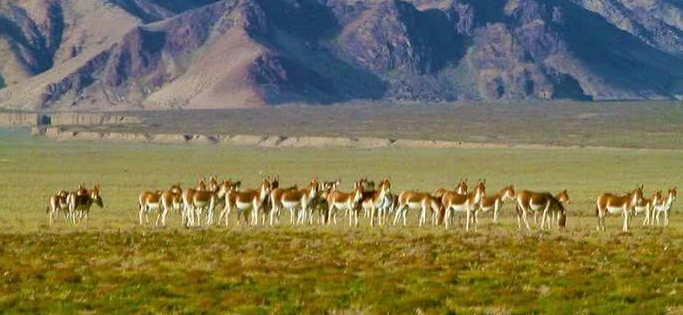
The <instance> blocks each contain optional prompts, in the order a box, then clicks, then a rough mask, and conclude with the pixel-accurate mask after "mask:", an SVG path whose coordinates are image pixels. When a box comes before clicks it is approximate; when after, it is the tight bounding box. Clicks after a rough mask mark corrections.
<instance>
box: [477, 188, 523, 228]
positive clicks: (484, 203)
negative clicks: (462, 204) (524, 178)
mask: <svg viewBox="0 0 683 315" xmlns="http://www.w3.org/2000/svg"><path fill="white" fill-rule="evenodd" d="M508 200H515V189H514V188H513V187H512V185H510V186H507V187H505V188H503V189H502V190H501V191H500V192H499V193H497V194H494V195H489V196H484V197H483V198H481V202H480V203H479V210H480V211H481V212H482V213H486V212H489V211H491V210H493V222H497V221H498V211H500V209H501V208H502V207H503V204H504V203H505V201H508ZM474 219H475V221H477V214H476V213H475V216H474Z"/></svg>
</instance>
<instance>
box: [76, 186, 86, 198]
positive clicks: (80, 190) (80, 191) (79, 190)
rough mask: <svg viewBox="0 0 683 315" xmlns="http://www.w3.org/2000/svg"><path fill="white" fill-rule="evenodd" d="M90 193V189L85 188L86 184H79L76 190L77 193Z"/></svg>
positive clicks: (80, 194) (83, 194) (81, 194)
mask: <svg viewBox="0 0 683 315" xmlns="http://www.w3.org/2000/svg"><path fill="white" fill-rule="evenodd" d="M87 194H88V190H87V189H85V184H80V185H78V190H76V195H79V196H85V195H87Z"/></svg>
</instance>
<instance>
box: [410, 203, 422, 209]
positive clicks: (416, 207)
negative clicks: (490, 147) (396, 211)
mask: <svg viewBox="0 0 683 315" xmlns="http://www.w3.org/2000/svg"><path fill="white" fill-rule="evenodd" d="M408 207H409V208H410V209H420V208H422V203H421V202H409V203H408Z"/></svg>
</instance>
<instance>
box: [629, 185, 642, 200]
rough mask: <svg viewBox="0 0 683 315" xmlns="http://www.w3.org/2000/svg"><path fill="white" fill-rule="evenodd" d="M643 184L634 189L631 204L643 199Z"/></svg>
mask: <svg viewBox="0 0 683 315" xmlns="http://www.w3.org/2000/svg"><path fill="white" fill-rule="evenodd" d="M643 187H644V186H643V185H642V184H641V185H640V186H637V187H636V189H634V190H633V193H632V195H633V196H632V197H631V204H633V205H636V204H638V201H640V200H641V199H643Z"/></svg>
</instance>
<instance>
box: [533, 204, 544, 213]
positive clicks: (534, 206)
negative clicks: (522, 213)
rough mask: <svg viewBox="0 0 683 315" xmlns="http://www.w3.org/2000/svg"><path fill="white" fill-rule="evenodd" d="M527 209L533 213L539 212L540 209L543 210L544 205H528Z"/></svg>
mask: <svg viewBox="0 0 683 315" xmlns="http://www.w3.org/2000/svg"><path fill="white" fill-rule="evenodd" d="M529 208H531V210H533V211H540V210H541V209H545V204H533V203H530V204H529Z"/></svg>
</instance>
